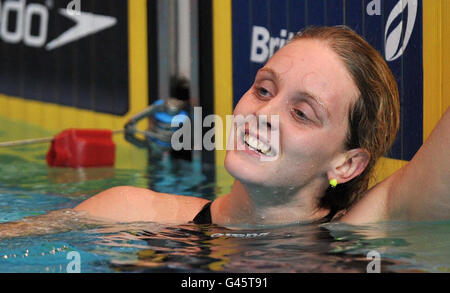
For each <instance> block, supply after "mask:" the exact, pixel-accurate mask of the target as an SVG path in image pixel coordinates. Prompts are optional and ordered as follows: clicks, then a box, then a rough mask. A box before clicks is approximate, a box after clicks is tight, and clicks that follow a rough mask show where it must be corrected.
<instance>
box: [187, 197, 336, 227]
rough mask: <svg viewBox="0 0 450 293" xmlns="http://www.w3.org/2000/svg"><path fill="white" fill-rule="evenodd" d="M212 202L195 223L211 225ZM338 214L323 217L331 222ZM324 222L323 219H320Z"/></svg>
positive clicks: (205, 206) (332, 212) (206, 205)
mask: <svg viewBox="0 0 450 293" xmlns="http://www.w3.org/2000/svg"><path fill="white" fill-rule="evenodd" d="M211 204H212V201H210V202H208V203H207V204H205V205H204V206H203V208H202V210H201V211H200V212H199V213H198V214H197V215H196V216H195V218H194V219H193V220H192V222H193V223H194V224H198V225H209V224H212V219H211ZM335 215H336V212H335V211H331V212H330V213H329V214H328V215H327V216H325V218H324V219H323V221H324V222H331V221H332V220H333V218H334V216H335ZM320 222H322V221H320Z"/></svg>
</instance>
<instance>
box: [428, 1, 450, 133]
mask: <svg viewBox="0 0 450 293" xmlns="http://www.w3.org/2000/svg"><path fill="white" fill-rule="evenodd" d="M423 3H424V4H423V75H424V93H423V138H424V140H425V139H426V138H427V137H428V136H429V135H430V133H431V131H432V130H433V128H434V126H435V125H436V123H437V122H438V121H439V117H440V116H441V114H442V100H441V97H442V90H443V80H442V70H443V62H442V61H443V50H442V49H443V47H442V44H443V39H442V30H443V26H442V21H443V13H444V12H443V11H442V6H443V4H444V2H443V1H441V0H435V1H424V2H423ZM447 67H448V66H447Z"/></svg>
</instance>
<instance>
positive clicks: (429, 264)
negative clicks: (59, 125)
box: [0, 146, 450, 273]
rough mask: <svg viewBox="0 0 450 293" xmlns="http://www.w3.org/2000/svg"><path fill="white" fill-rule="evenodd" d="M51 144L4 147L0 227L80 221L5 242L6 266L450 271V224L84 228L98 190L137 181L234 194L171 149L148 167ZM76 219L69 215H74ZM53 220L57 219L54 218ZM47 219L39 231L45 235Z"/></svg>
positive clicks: (1, 246)
mask: <svg viewBox="0 0 450 293" xmlns="http://www.w3.org/2000/svg"><path fill="white" fill-rule="evenodd" d="M46 148H47V147H46V146H33V147H24V148H21V149H17V148H16V149H15V150H14V151H8V152H6V153H2V152H0V222H1V223H2V224H0V232H1V231H2V230H3V231H4V230H5V229H8V224H7V222H11V221H17V220H20V219H23V218H25V217H33V216H34V217H39V216H42V215H45V214H46V213H49V212H51V211H60V210H62V211H67V213H68V215H69V216H68V217H69V219H70V217H71V216H73V223H72V222H71V221H70V220H69V221H65V225H66V229H64V230H63V231H58V232H54V231H53V232H51V233H50V232H49V233H40V235H25V236H23V234H21V232H23V231H20V229H18V231H15V232H16V233H17V235H18V236H17V237H13V238H3V239H2V238H0V272H26V273H36V272H52V273H66V272H68V270H70V268H71V266H70V264H71V261H72V260H73V259H72V258H71V257H69V256H70V254H69V253H70V252H76V253H77V254H78V255H79V260H80V267H79V268H80V271H81V272H86V273H88V272H366V270H367V266H368V265H369V263H370V262H371V261H372V259H368V258H367V257H366V256H367V254H368V252H370V251H375V252H376V253H379V255H380V265H381V272H417V271H418V272H450V221H443V222H420V223H419V222H418V223H406V222H395V223H381V224H377V225H368V226H350V225H345V224H325V225H317V224H298V225H290V226H285V227H275V228H267V229H238V230H236V229H233V230H231V229H227V228H225V227H219V226H215V225H212V226H200V225H193V224H186V225H178V226H165V225H161V224H158V223H133V224H105V223H89V224H86V225H83V224H80V222H79V221H77V219H78V218H77V215H76V214H71V213H70V208H72V207H74V206H75V205H77V204H78V203H80V202H81V201H83V200H85V199H86V198H88V197H90V196H92V195H94V194H96V193H97V192H99V191H101V190H104V189H106V188H109V187H113V186H117V185H133V186H138V187H146V188H151V189H153V190H156V191H160V192H167V193H175V194H182V195H192V196H199V197H204V198H208V199H214V198H215V196H219V195H221V194H223V193H224V192H226V191H227V190H225V189H221V188H218V187H217V185H216V184H214V182H212V179H211V176H210V175H209V174H211V172H212V168H210V169H208V168H205V166H202V165H201V164H200V163H199V162H187V161H184V160H177V159H173V158H170V156H167V155H161V154H160V155H158V156H153V155H149V154H145V155H144V157H145V158H144V159H143V160H145V161H147V162H148V164H147V167H146V168H140V169H139V168H137V169H133V168H120V167H116V168H93V169H79V170H74V169H64V168H48V167H47V166H46V165H45V162H44V159H43V158H44V155H45V152H46ZM66 218H67V217H66ZM47 224H49V223H47ZM47 224H46V223H45V221H44V222H39V223H37V224H36V229H35V231H45V229H46V228H47V227H46V225H47Z"/></svg>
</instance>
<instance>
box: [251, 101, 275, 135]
mask: <svg viewBox="0 0 450 293" xmlns="http://www.w3.org/2000/svg"><path fill="white" fill-rule="evenodd" d="M279 100H280V99H277V98H273V99H271V100H269V101H266V102H265V103H263V104H262V105H261V106H260V107H259V108H258V109H257V110H256V111H255V112H254V114H255V116H256V117H257V119H258V122H259V123H260V125H261V124H262V125H266V126H267V127H268V128H269V129H272V130H275V129H273V128H276V129H278V123H279V121H280V114H281V108H280V105H279Z"/></svg>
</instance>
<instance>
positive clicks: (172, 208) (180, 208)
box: [74, 186, 208, 224]
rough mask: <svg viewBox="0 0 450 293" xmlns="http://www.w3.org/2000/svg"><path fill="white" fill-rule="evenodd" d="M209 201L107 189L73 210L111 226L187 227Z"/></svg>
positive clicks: (140, 190) (123, 188)
mask: <svg viewBox="0 0 450 293" xmlns="http://www.w3.org/2000/svg"><path fill="white" fill-rule="evenodd" d="M207 202H208V201H207V200H206V199H202V198H196V197H192V196H182V195H174V194H166V193H158V192H155V191H152V190H149V189H145V188H137V187H131V186H119V187H114V188H110V189H107V190H105V191H102V192H100V193H99V194H97V195H95V196H93V197H91V198H89V199H87V200H85V201H84V202H82V203H81V204H79V205H78V206H76V207H75V208H74V210H75V211H85V212H87V213H88V215H89V216H91V217H95V218H98V219H102V220H107V221H114V222H158V223H171V224H172V223H173V224H175V223H187V222H189V221H191V220H192V219H193V218H194V216H195V215H196V213H198V212H199V211H200V210H201V209H202V207H203V205H205V204H206V203H207Z"/></svg>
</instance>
